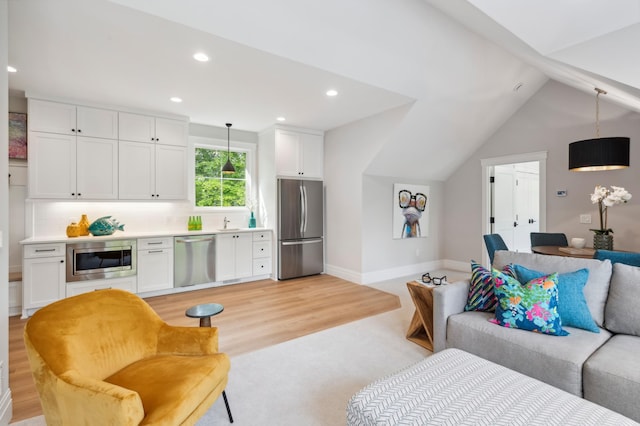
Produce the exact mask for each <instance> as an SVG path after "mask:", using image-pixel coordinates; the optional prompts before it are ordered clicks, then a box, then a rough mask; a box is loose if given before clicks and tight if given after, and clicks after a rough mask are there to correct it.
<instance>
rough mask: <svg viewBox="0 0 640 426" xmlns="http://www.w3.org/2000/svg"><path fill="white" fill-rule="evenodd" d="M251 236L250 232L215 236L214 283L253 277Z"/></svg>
mask: <svg viewBox="0 0 640 426" xmlns="http://www.w3.org/2000/svg"><path fill="white" fill-rule="evenodd" d="M252 250H253V236H252V234H251V233H250V232H242V233H237V234H231V233H229V234H218V235H216V281H227V280H234V279H238V278H246V277H250V276H252V275H253V256H252Z"/></svg>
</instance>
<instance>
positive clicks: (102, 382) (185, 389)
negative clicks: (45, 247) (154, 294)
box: [24, 290, 233, 426]
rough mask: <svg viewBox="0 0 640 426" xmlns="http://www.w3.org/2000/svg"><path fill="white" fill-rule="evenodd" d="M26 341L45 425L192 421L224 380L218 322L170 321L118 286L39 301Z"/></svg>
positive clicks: (226, 361) (208, 404)
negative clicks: (180, 323)
mask: <svg viewBox="0 0 640 426" xmlns="http://www.w3.org/2000/svg"><path fill="white" fill-rule="evenodd" d="M24 340H25V344H26V348H27V354H28V357H29V363H30V365H31V370H32V373H33V378H34V380H35V383H36V387H37V389H38V393H39V395H40V401H41V403H42V409H43V411H44V417H45V420H46V422H47V425H48V426H54V425H92V426H95V425H110V426H113V425H118V426H120V425H172V426H174V425H192V424H195V423H196V421H197V420H198V419H199V418H200V417H201V416H202V415H203V414H204V413H205V412H206V411H207V410H208V409H209V407H211V405H212V404H213V403H214V402H215V400H216V399H217V398H218V396H220V394H223V392H224V389H225V387H226V385H227V378H228V372H229V367H230V365H229V357H228V356H227V355H226V354H224V353H219V352H218V330H217V328H213V327H211V328H209V327H206V328H205V327H174V326H170V325H168V324H166V323H165V322H164V321H162V319H161V318H160V317H159V316H158V315H157V314H156V313H155V312H154V311H153V309H151V307H150V306H149V305H148V304H147V303H146V302H145V301H144V300H142V299H141V298H139V297H138V296H136V295H134V294H132V293H129V292H126V291H123V290H98V291H94V292H91V293H85V294H80V295H78V296H74V297H69V298H67V299H63V300H60V301H57V302H55V303H52V304H50V305H48V306H45V307H43V308H42V309H40V310H38V311H37V312H36V313H35V314H34V315H33V316H32V317H31V318H30V319H29V321H28V322H27V324H26V326H25V330H24ZM223 396H224V400H225V404H226V407H227V412H228V414H229V419H230V421H231V422H233V418H232V417H231V411H229V406H228V403H227V398H226V395H225V394H223Z"/></svg>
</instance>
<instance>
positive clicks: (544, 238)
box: [531, 232, 569, 247]
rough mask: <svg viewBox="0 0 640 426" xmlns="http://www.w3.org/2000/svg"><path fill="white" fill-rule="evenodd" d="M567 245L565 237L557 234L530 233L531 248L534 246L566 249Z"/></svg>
mask: <svg viewBox="0 0 640 426" xmlns="http://www.w3.org/2000/svg"><path fill="white" fill-rule="evenodd" d="M568 245H569V242H568V241H567V236H566V235H565V234H562V233H559V232H555V233H554V232H532V233H531V247H535V246H559V247H566V246H568Z"/></svg>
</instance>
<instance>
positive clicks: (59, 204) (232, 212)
mask: <svg viewBox="0 0 640 426" xmlns="http://www.w3.org/2000/svg"><path fill="white" fill-rule="evenodd" d="M25 204H26V205H25V213H26V223H25V234H26V235H25V238H32V237H33V238H41V237H57V236H64V235H65V231H66V228H67V225H69V224H70V223H71V222H78V221H79V220H80V217H81V216H82V215H83V214H86V215H87V217H88V218H89V222H93V221H94V220H96V219H98V218H100V217H102V216H112V217H113V218H115V219H117V220H118V222H120V223H122V224H124V225H125V226H124V232H120V231H118V233H119V234H122V235H123V236H125V235H126V234H127V233H128V232H132V233H133V232H135V233H145V232H154V231H162V232H165V231H169V232H177V231H185V232H188V231H187V221H188V219H189V216H192V215H199V216H201V217H202V230H203V231H206V230H211V231H215V230H217V229H219V228H222V227H223V226H224V224H223V220H224V217H225V216H226V217H227V219H229V220H230V221H231V222H230V223H229V225H228V226H229V227H231V228H246V227H247V226H248V223H249V215H250V214H249V212H248V210H247V209H245V208H230V209H229V210H227V211H224V212H215V213H214V212H211V213H208V212H206V211H203V210H195V209H194V208H193V206H192V205H191V203H189V202H69V201H54V202H52V201H40V200H31V201H26V203H25ZM258 225H260V221H259V220H258Z"/></svg>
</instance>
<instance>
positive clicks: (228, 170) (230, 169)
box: [222, 123, 236, 174]
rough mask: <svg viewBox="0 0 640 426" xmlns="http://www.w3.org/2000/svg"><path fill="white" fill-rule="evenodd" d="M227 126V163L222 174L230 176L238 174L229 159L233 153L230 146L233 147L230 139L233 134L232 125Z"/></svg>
mask: <svg viewBox="0 0 640 426" xmlns="http://www.w3.org/2000/svg"><path fill="white" fill-rule="evenodd" d="M226 126H227V162H226V164H225V165H224V167H222V173H224V174H229V173H235V172H236V168H235V167H233V164H231V160H230V159H229V157H230V155H231V153H230V151H231V149H230V146H231V137H230V134H231V123H226Z"/></svg>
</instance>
